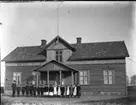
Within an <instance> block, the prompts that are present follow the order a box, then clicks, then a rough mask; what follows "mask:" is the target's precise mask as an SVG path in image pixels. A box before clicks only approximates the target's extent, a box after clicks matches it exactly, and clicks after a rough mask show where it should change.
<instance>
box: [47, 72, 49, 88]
mask: <svg viewBox="0 0 136 105" xmlns="http://www.w3.org/2000/svg"><path fill="white" fill-rule="evenodd" d="M49 78H50V76H49V71H47V85H48V87H49V81H50V80H49Z"/></svg>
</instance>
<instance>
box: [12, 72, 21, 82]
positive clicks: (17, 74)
mask: <svg viewBox="0 0 136 105" xmlns="http://www.w3.org/2000/svg"><path fill="white" fill-rule="evenodd" d="M13 80H15V81H16V84H21V72H13Z"/></svg>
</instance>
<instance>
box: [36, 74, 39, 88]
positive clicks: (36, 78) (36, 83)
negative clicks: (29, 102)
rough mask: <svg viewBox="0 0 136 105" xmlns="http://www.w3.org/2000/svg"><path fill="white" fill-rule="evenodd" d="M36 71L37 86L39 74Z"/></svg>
mask: <svg viewBox="0 0 136 105" xmlns="http://www.w3.org/2000/svg"><path fill="white" fill-rule="evenodd" d="M38 73H39V72H37V73H36V77H37V78H36V85H37V86H38V76H39V74H38Z"/></svg>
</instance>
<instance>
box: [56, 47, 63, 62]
mask: <svg viewBox="0 0 136 105" xmlns="http://www.w3.org/2000/svg"><path fill="white" fill-rule="evenodd" d="M55 60H56V61H57V62H63V50H61V49H59V50H55Z"/></svg>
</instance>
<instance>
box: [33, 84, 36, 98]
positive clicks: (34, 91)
mask: <svg viewBox="0 0 136 105" xmlns="http://www.w3.org/2000/svg"><path fill="white" fill-rule="evenodd" d="M33 96H34V97H36V84H34V85H33Z"/></svg>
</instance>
